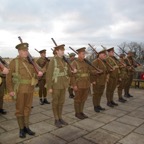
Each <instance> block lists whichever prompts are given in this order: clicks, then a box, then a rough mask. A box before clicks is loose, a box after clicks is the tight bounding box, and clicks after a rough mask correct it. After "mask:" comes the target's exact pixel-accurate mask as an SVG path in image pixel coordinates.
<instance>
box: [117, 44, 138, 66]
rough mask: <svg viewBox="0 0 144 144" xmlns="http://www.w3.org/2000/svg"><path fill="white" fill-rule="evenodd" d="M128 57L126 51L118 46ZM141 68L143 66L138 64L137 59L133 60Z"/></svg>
mask: <svg viewBox="0 0 144 144" xmlns="http://www.w3.org/2000/svg"><path fill="white" fill-rule="evenodd" d="M118 47H119V48H120V49H121V50H122V51H123V52H124V53H125V54H126V55H128V53H127V52H126V51H125V50H124V49H122V48H121V47H120V46H118ZM133 60H134V61H135V62H136V63H137V64H138V65H139V66H140V65H141V64H140V63H139V62H137V61H136V60H135V59H133Z"/></svg>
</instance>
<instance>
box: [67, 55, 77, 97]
mask: <svg viewBox="0 0 144 144" xmlns="http://www.w3.org/2000/svg"><path fill="white" fill-rule="evenodd" d="M75 55H76V54H75V53H70V54H69V62H70V63H72V62H73V61H74V60H75ZM68 92H69V98H74V93H73V88H72V86H71V82H70V86H69V87H68Z"/></svg>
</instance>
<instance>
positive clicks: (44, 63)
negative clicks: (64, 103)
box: [37, 57, 49, 98]
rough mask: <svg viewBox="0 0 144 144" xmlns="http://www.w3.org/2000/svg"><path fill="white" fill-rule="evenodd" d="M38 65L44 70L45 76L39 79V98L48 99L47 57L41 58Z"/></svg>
mask: <svg viewBox="0 0 144 144" xmlns="http://www.w3.org/2000/svg"><path fill="white" fill-rule="evenodd" d="M37 64H38V65H39V66H40V67H41V68H42V69H43V76H42V77H40V78H39V79H38V86H39V97H40V98H42V97H44V98H45V97H46V96H47V90H46V87H45V84H46V69H47V68H48V64H49V61H48V60H47V59H46V58H45V57H40V58H39V59H38V60H37Z"/></svg>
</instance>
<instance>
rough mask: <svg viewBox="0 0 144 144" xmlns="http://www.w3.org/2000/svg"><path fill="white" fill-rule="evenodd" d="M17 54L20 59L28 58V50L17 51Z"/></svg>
mask: <svg viewBox="0 0 144 144" xmlns="http://www.w3.org/2000/svg"><path fill="white" fill-rule="evenodd" d="M18 53H19V56H20V57H22V58H26V57H27V56H28V50H19V51H18Z"/></svg>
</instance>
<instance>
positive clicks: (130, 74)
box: [125, 56, 135, 94]
mask: <svg viewBox="0 0 144 144" xmlns="http://www.w3.org/2000/svg"><path fill="white" fill-rule="evenodd" d="M125 62H126V63H127V64H128V65H129V66H131V69H130V67H129V66H128V79H127V81H126V86H125V94H128V93H129V89H130V86H131V84H132V81H133V75H134V71H135V69H134V67H135V63H134V60H133V58H132V57H129V56H128V57H127V58H126V59H125Z"/></svg>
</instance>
